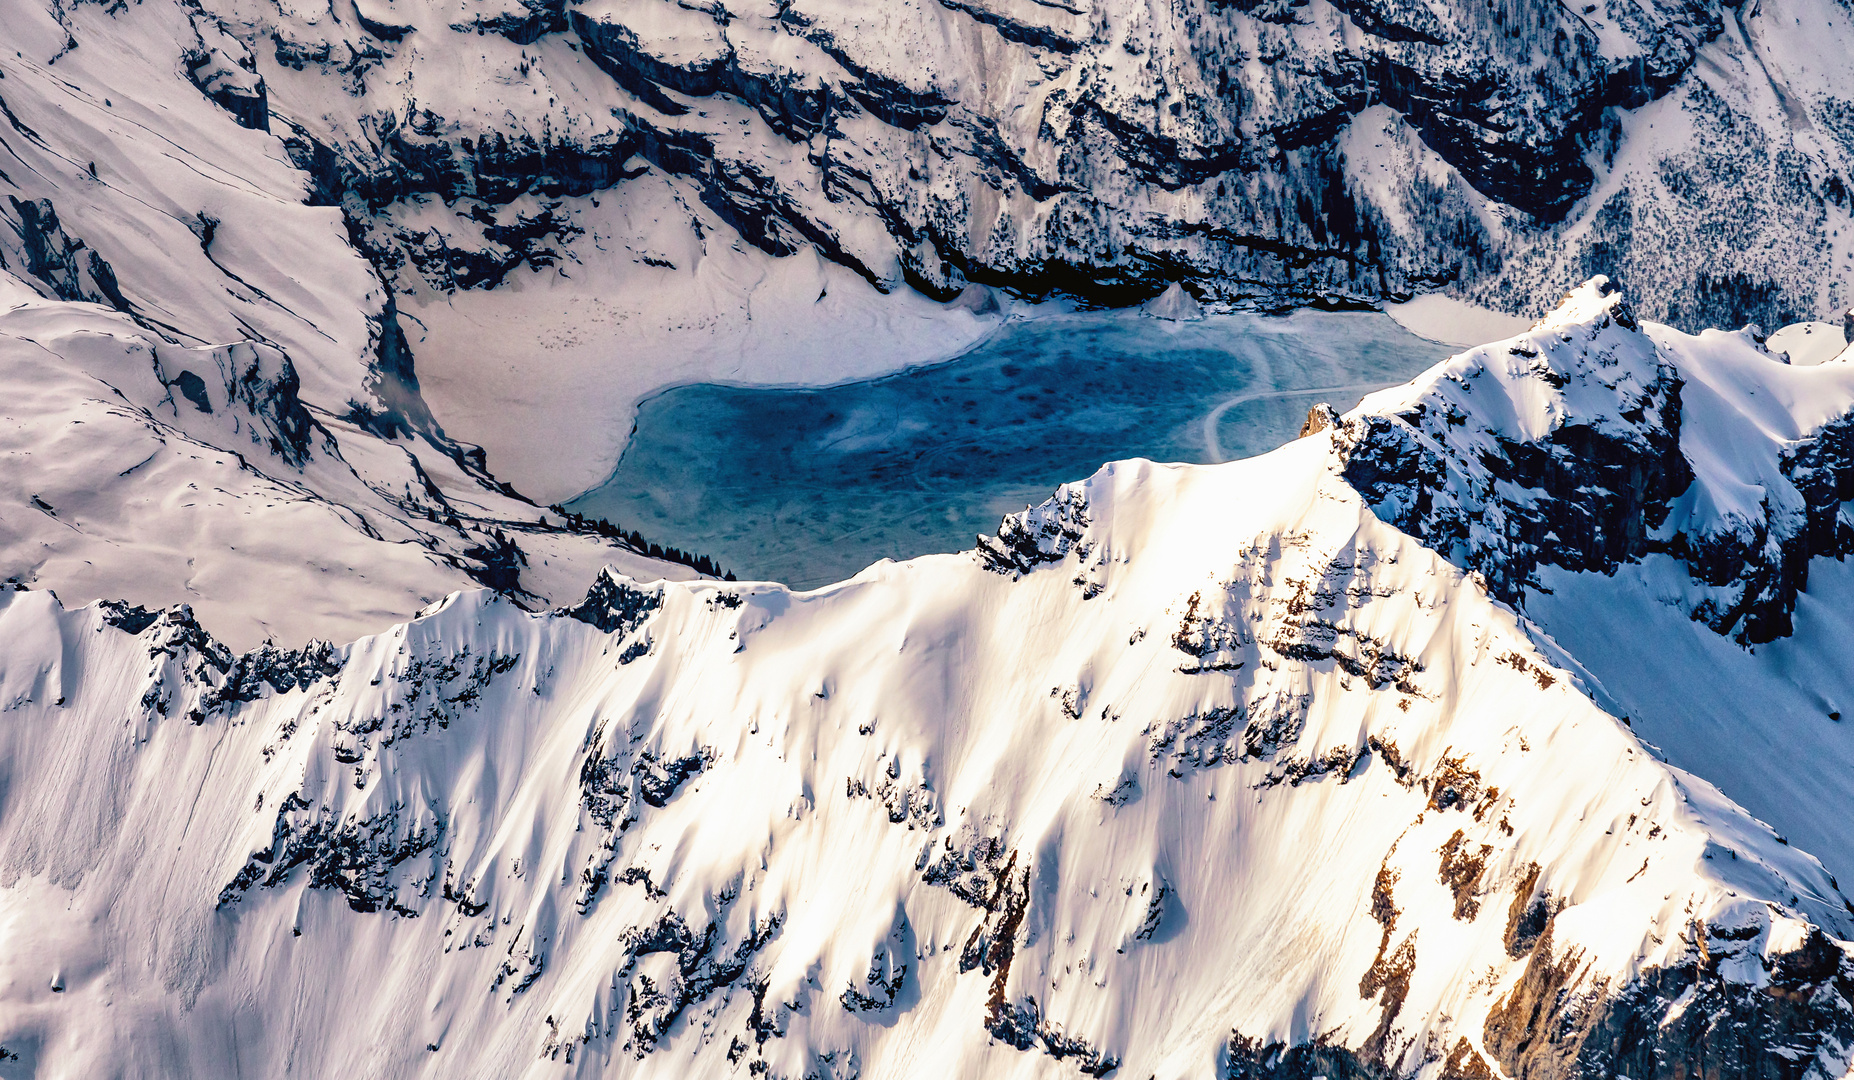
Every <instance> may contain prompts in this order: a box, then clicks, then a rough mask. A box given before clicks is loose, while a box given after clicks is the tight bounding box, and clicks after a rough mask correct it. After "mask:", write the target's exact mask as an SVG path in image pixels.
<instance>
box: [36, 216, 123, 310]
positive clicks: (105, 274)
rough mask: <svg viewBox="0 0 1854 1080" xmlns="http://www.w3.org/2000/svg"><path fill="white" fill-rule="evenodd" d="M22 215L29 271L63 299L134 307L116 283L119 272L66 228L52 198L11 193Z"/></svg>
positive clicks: (120, 308)
mask: <svg viewBox="0 0 1854 1080" xmlns="http://www.w3.org/2000/svg"><path fill="white" fill-rule="evenodd" d="M7 201H8V202H10V203H12V205H13V212H14V213H15V214H16V215H18V217H19V224H18V225H17V226H15V230H16V231H17V232H18V234H19V239H20V243H21V244H22V245H23V249H24V252H25V258H26V272H27V273H28V274H31V275H32V276H33V277H35V278H37V279H38V280H39V281H41V282H43V283H44V284H45V286H46V287H47V288H49V289H51V291H52V295H54V296H56V297H57V298H58V299H60V300H75V301H88V302H90V303H93V304H105V305H107V306H109V307H113V308H115V309H116V310H118V311H130V310H131V305H130V304H129V301H128V300H127V299H126V298H125V297H124V296H123V295H122V289H121V288H120V287H119V286H118V285H117V283H116V273H115V271H114V270H112V269H110V265H109V263H107V262H105V261H104V260H103V257H102V256H101V255H98V254H97V253H96V252H95V251H94V250H92V249H91V248H89V247H88V246H87V245H86V244H85V243H84V241H83V240H81V239H78V238H77V237H74V236H71V235H69V234H67V233H66V232H65V231H64V226H63V225H61V224H60V223H59V221H58V211H57V209H56V208H55V207H53V206H52V202H51V200H50V199H27V200H20V199H18V198H14V197H13V196H10V195H9V196H7Z"/></svg>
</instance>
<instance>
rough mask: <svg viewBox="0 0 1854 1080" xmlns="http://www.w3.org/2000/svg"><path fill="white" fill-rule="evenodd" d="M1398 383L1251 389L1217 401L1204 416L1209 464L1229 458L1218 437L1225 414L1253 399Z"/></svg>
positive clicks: (1350, 390) (1365, 389)
mask: <svg viewBox="0 0 1854 1080" xmlns="http://www.w3.org/2000/svg"><path fill="white" fill-rule="evenodd" d="M1396 385H1398V384H1397V383H1351V384H1349V385H1347V386H1309V387H1307V388H1306V389H1304V390H1251V391H1249V392H1248V393H1244V394H1237V395H1235V396H1234V397H1227V398H1224V399H1223V400H1222V401H1219V402H1217V405H1216V408H1213V409H1211V410H1210V412H1209V413H1207V414H1205V416H1204V449H1205V450H1206V451H1207V452H1208V454H1209V464H1212V465H1219V464H1222V463H1223V462H1225V461H1228V460H1229V459H1228V458H1227V457H1225V456H1224V454H1223V444H1222V442H1220V441H1219V440H1218V439H1217V425H1218V424H1219V423H1221V422H1222V420H1223V414H1224V413H1226V412H1228V411H1230V410H1231V409H1233V408H1235V407H1236V406H1238V405H1243V404H1246V403H1248V402H1251V401H1264V400H1267V399H1269V398H1289V397H1299V396H1301V395H1304V394H1345V393H1361V394H1369V393H1371V392H1372V391H1374V390H1383V389H1385V388H1387V387H1391V386H1396Z"/></svg>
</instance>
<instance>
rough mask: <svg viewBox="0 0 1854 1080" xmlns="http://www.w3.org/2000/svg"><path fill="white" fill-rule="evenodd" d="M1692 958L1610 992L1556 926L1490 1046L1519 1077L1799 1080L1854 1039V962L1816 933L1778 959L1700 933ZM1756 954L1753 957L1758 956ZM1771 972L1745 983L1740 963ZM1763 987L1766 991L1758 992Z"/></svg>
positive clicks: (1493, 1016)
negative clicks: (1584, 971)
mask: <svg viewBox="0 0 1854 1080" xmlns="http://www.w3.org/2000/svg"><path fill="white" fill-rule="evenodd" d="M1693 932H1694V938H1695V943H1694V945H1693V946H1692V947H1691V948H1690V949H1689V950H1688V953H1687V955H1686V956H1685V957H1684V958H1683V959H1681V960H1679V961H1677V962H1675V963H1671V964H1667V965H1665V966H1658V967H1651V968H1649V969H1647V970H1646V971H1644V972H1642V973H1641V974H1640V975H1638V976H1636V977H1635V978H1633V979H1631V980H1630V981H1629V982H1627V983H1626V984H1624V985H1622V986H1620V987H1615V988H1613V989H1612V988H1609V987H1606V986H1603V985H1600V984H1599V985H1597V986H1594V987H1592V986H1587V985H1579V984H1578V983H1577V982H1576V981H1575V974H1576V970H1577V967H1578V965H1577V960H1576V956H1575V954H1571V955H1564V956H1560V955H1557V954H1555V953H1554V950H1553V948H1552V943H1551V934H1550V927H1549V926H1547V927H1546V931H1545V933H1544V934H1543V935H1542V936H1541V938H1540V940H1539V943H1538V945H1537V947H1536V948H1535V950H1534V951H1533V954H1532V958H1531V960H1530V961H1528V963H1527V965H1526V969H1525V973H1524V975H1523V976H1522V977H1521V979H1520V981H1519V984H1518V985H1516V986H1515V987H1514V988H1513V989H1512V991H1510V992H1509V993H1508V995H1507V996H1506V998H1505V999H1503V1001H1502V1002H1501V1004H1500V1005H1499V1006H1497V1007H1496V1008H1495V1009H1494V1010H1493V1012H1492V1013H1490V1014H1489V1016H1488V1019H1487V1025H1486V1030H1485V1031H1484V1032H1483V1036H1482V1043H1483V1045H1485V1046H1486V1048H1487V1049H1488V1051H1489V1052H1490V1053H1492V1054H1493V1055H1494V1058H1495V1060H1496V1061H1497V1062H1498V1063H1499V1065H1500V1067H1501V1069H1503V1070H1504V1071H1505V1073H1506V1075H1508V1076H1516V1077H1526V1078H1529V1080H1531V1078H1537V1080H1558V1078H1560V1077H1565V1078H1570V1077H1588V1076H1629V1077H1637V1078H1644V1080H1647V1078H1654V1080H1659V1078H1663V1077H1666V1078H1669V1080H1672V1078H1677V1077H1683V1076H1704V1077H1709V1078H1710V1077H1719V1078H1721V1080H1750V1078H1757V1080H1797V1078H1800V1077H1803V1076H1804V1075H1806V1074H1807V1073H1808V1070H1809V1065H1810V1063H1811V1062H1812V1061H1813V1059H1814V1056H1815V1055H1814V1051H1813V1049H1811V1048H1813V1047H1816V1046H1821V1045H1830V1044H1832V1045H1841V1046H1846V1045H1848V1043H1849V1041H1850V1039H1854V1007H1851V1006H1850V1000H1854V958H1850V957H1848V956H1847V955H1846V953H1844V952H1843V951H1842V950H1841V949H1840V948H1839V947H1837V946H1835V945H1834V944H1833V943H1831V942H1829V941H1828V940H1827V938H1826V937H1825V936H1823V935H1822V933H1821V931H1820V930H1813V929H1812V931H1811V932H1810V934H1809V935H1808V936H1807V938H1806V939H1805V940H1804V942H1803V943H1802V945H1801V946H1800V947H1799V948H1797V949H1794V950H1792V951H1789V952H1783V953H1777V954H1775V955H1774V956H1772V957H1770V958H1769V959H1768V960H1766V959H1765V958H1764V957H1762V956H1758V955H1756V943H1757V940H1759V939H1760V938H1761V934H1760V933H1758V932H1757V931H1753V935H1752V940H1750V941H1745V940H1734V939H1735V938H1736V937H1738V935H1735V934H1734V933H1733V932H1732V931H1729V930H1722V929H1721V928H1718V927H1707V926H1704V925H1700V924H1696V925H1695V926H1694V927H1693ZM1747 954H1750V955H1747ZM1734 959H1736V960H1738V961H1739V962H1740V963H1743V962H1745V961H1746V960H1749V962H1750V963H1752V964H1755V965H1757V966H1758V967H1759V968H1761V969H1763V970H1765V971H1767V972H1768V974H1767V975H1766V976H1765V978H1764V979H1762V980H1757V981H1751V982H1747V981H1741V980H1739V979H1734V978H1731V977H1728V976H1727V975H1726V974H1725V973H1724V971H1723V970H1722V968H1723V965H1724V964H1725V962H1726V961H1728V960H1734ZM1758 982H1763V985H1761V986H1760V985H1758Z"/></svg>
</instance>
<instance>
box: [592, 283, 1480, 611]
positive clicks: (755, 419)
mask: <svg viewBox="0 0 1854 1080" xmlns="http://www.w3.org/2000/svg"><path fill="white" fill-rule="evenodd" d="M1451 351H1452V350H1451V349H1449V348H1448V347H1447V346H1444V345H1439V344H1437V343H1435V342H1433V341H1428V340H1426V339H1423V338H1420V337H1417V336H1415V335H1414V334H1411V333H1410V332H1409V331H1407V330H1405V329H1403V328H1402V327H1400V326H1398V325H1397V324H1396V323H1394V322H1392V321H1391V319H1390V318H1389V317H1388V316H1385V315H1380V314H1376V313H1330V312H1313V311H1303V312H1297V313H1295V314H1293V315H1290V316H1286V317H1273V316H1260V315H1222V316H1212V317H1210V318H1207V319H1204V320H1202V321H1199V322H1189V323H1171V322H1164V321H1161V320H1157V319H1152V318H1147V317H1144V316H1141V315H1139V314H1138V313H1136V312H1132V311H1116V312H1087V313H1076V314H1064V315H1053V316H1043V317H1039V318H1035V319H1030V320H1024V321H1016V322H1011V323H1007V324H1005V325H1004V326H1003V327H1001V328H1000V329H999V330H998V331H997V332H996V333H995V334H993V335H992V336H991V337H989V338H988V339H986V340H985V341H984V342H983V343H981V344H980V345H979V346H977V347H976V348H974V349H973V350H971V351H970V352H967V353H966V354H964V355H963V356H961V357H959V358H958V359H956V360H951V361H948V362H946V363H943V364H937V365H934V366H931V367H924V368H917V369H915V370H912V371H906V372H902V373H901V374H898V375H892V376H889V377H887V378H882V379H875V380H871V381H868V382H858V383H849V384H845V385H840V386H832V387H823V388H797V389H766V388H751V389H749V388H741V387H730V386H718V385H712V384H702V385H695V386H682V387H676V388H674V389H671V390H667V391H665V392H663V393H661V394H658V395H657V396H655V397H653V398H651V399H649V400H647V401H645V402H644V403H643V404H642V406H641V407H640V408H639V410H638V414H637V429H636V431H635V432H634V433H633V435H632V436H631V439H630V441H629V443H627V444H626V447H625V450H624V455H623V457H622V458H621V459H620V460H619V462H618V467H617V469H616V471H615V472H614V473H613V474H612V476H611V478H610V479H609V480H608V481H607V482H606V483H605V484H603V485H601V486H599V487H597V488H594V489H593V490H591V491H589V492H587V493H586V494H584V495H581V496H580V497H579V498H578V499H576V500H574V501H573V502H572V503H570V504H568V508H569V509H572V510H574V511H577V512H579V513H582V514H586V515H588V516H598V517H605V518H607V519H608V520H610V521H612V522H614V523H615V524H617V525H619V526H621V527H623V528H626V529H637V530H640V531H642V532H643V534H644V535H645V536H646V537H647V538H649V539H651V540H654V541H658V542H660V543H663V544H665V545H674V546H676V547H680V548H683V549H685V550H689V551H695V552H701V553H705V554H708V555H712V556H713V557H714V558H715V559H716V560H718V561H719V562H720V563H721V564H722V565H724V566H726V567H728V568H730V569H732V570H733V571H734V572H735V573H736V574H737V575H739V576H740V577H741V578H744V579H771V580H774V581H783V582H785V583H787V584H789V585H791V586H793V587H795V588H801V589H803V588H814V587H817V586H820V585H826V584H829V583H831V582H834V581H839V580H842V579H843V578H846V577H849V576H850V575H852V574H854V573H856V572H857V571H858V570H860V569H862V568H863V567H865V566H867V565H869V564H870V563H872V562H874V561H876V560H877V559H880V558H883V557H885V556H886V557H889V558H895V559H907V558H912V557H914V556H916V555H924V554H928V553H930V552H945V551H960V550H963V549H966V548H969V547H971V546H972V544H973V538H974V537H975V536H976V535H977V534H979V533H981V532H984V533H989V532H992V531H994V530H995V529H996V528H997V525H998V519H999V518H1000V517H1001V516H1002V515H1004V514H1006V513H1009V512H1012V511H1016V510H1021V509H1023V508H1024V506H1026V505H1027V504H1030V503H1037V502H1041V501H1042V500H1043V499H1045V498H1047V497H1048V496H1049V494H1050V493H1051V492H1052V491H1053V490H1054V489H1055V487H1056V485H1058V484H1061V483H1063V482H1064V481H1068V480H1080V479H1082V478H1084V477H1086V476H1088V475H1089V474H1091V473H1093V472H1094V471H1095V470H1096V469H1097V468H1099V467H1100V466H1101V464H1102V463H1104V462H1107V461H1113V460H1117V459H1121V458H1131V457H1145V458H1151V459H1153V460H1156V461H1188V462H1213V461H1227V460H1229V459H1231V458H1237V457H1248V456H1251V455H1254V454H1258V453H1262V452H1263V451H1266V450H1270V449H1273V448H1274V447H1276V446H1279V445H1280V444H1282V443H1283V442H1286V441H1287V440H1289V439H1292V438H1294V436H1295V435H1296V434H1297V433H1298V432H1299V430H1300V425H1301V422H1302V421H1303V420H1304V419H1305V418H1306V414H1307V409H1308V408H1309V407H1310V406H1311V405H1312V404H1313V403H1314V402H1316V401H1330V402H1332V403H1333V405H1335V406H1337V407H1338V408H1339V409H1340V410H1341V411H1344V410H1345V409H1348V408H1350V407H1351V406H1352V405H1354V404H1356V403H1357V401H1358V399H1359V398H1361V397H1363V396H1364V395H1365V394H1366V393H1368V392H1370V391H1371V390H1374V389H1377V388H1379V387H1382V386H1389V385H1394V384H1396V383H1400V382H1403V381H1405V380H1407V379H1409V378H1410V377H1411V376H1413V375H1415V374H1416V373H1417V372H1419V371H1422V370H1423V369H1424V368H1427V367H1429V366H1430V365H1431V364H1433V363H1435V362H1436V361H1437V360H1440V359H1441V358H1442V357H1443V356H1445V355H1447V354H1448V353H1449V352H1451Z"/></svg>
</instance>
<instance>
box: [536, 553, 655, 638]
mask: <svg viewBox="0 0 1854 1080" xmlns="http://www.w3.org/2000/svg"><path fill="white" fill-rule="evenodd" d="M662 605H663V586H662V584H661V583H659V584H657V585H656V586H654V587H652V588H639V587H638V586H636V585H634V584H632V583H631V582H629V581H621V580H619V578H618V577H617V575H615V574H613V573H612V571H611V570H610V569H609V568H606V569H603V570H600V571H599V576H598V577H596V578H594V579H593V582H592V587H591V588H590V589H588V590H586V598H585V599H584V600H581V601H580V602H579V603H578V604H575V605H574V606H572V607H570V608H563V609H561V614H563V615H567V616H570V617H572V618H575V619H578V620H579V621H580V622H583V623H587V624H589V625H592V626H596V627H598V628H599V629H600V630H601V631H603V632H605V633H607V634H618V635H620V636H623V635H625V634H629V633H630V632H631V631H633V630H636V629H637V628H638V627H639V626H642V625H643V624H644V621H645V620H646V619H648V618H650V616H651V613H653V612H655V611H656V610H657V609H658V608H659V607H661V606H662Z"/></svg>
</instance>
